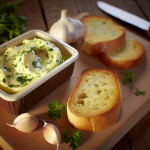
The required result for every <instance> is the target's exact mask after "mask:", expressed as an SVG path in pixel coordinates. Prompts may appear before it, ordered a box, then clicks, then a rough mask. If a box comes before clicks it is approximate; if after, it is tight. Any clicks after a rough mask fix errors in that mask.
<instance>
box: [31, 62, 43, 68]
mask: <svg viewBox="0 0 150 150" xmlns="http://www.w3.org/2000/svg"><path fill="white" fill-rule="evenodd" d="M32 65H33V67H34V68H40V69H42V68H41V66H38V62H37V61H33V62H32Z"/></svg>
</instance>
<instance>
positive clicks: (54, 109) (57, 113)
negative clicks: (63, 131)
mask: <svg viewBox="0 0 150 150" xmlns="http://www.w3.org/2000/svg"><path fill="white" fill-rule="evenodd" d="M48 107H49V109H50V110H49V111H48V114H49V115H50V117H51V118H52V119H54V120H56V119H58V118H62V116H61V112H66V106H65V105H63V103H62V101H60V102H59V104H58V106H57V104H56V102H55V101H51V103H50V104H48Z"/></svg>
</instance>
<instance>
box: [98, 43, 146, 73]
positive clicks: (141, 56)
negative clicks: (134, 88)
mask: <svg viewBox="0 0 150 150" xmlns="http://www.w3.org/2000/svg"><path fill="white" fill-rule="evenodd" d="M133 41H134V43H135V44H136V45H138V46H139V47H140V51H139V52H138V54H136V56H135V57H134V56H132V57H133V58H130V59H129V60H123V59H118V60H117V59H113V58H112V57H110V56H109V55H108V54H107V52H104V53H102V54H101V55H100V59H101V61H102V62H103V63H104V64H105V65H106V66H107V67H109V68H114V69H118V70H127V69H132V68H134V67H136V66H138V65H140V64H141V63H142V62H143V61H144V60H145V59H146V56H147V53H146V50H145V48H144V46H143V45H142V44H141V43H139V42H138V41H135V40H133Z"/></svg>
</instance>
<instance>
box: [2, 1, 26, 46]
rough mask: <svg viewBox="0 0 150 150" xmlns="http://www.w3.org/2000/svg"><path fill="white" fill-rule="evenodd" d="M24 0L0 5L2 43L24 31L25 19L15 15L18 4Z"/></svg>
mask: <svg viewBox="0 0 150 150" xmlns="http://www.w3.org/2000/svg"><path fill="white" fill-rule="evenodd" d="M22 2H24V0H18V1H15V2H11V3H8V4H5V5H3V6H0V43H4V42H6V41H8V40H10V39H12V38H14V37H16V36H18V35H20V34H21V33H22V32H24V31H25V26H26V22H27V19H26V18H24V17H22V16H15V14H16V12H19V7H18V5H19V4H21V3H22Z"/></svg>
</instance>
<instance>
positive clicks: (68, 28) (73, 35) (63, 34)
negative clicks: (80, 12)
mask: <svg viewBox="0 0 150 150" xmlns="http://www.w3.org/2000/svg"><path fill="white" fill-rule="evenodd" d="M49 34H50V35H52V36H54V37H56V38H58V39H59V40H61V41H63V42H65V43H67V44H70V43H75V42H77V41H78V40H79V39H81V38H82V37H83V36H84V26H83V24H82V22H80V21H78V20H74V19H71V18H69V17H67V10H62V11H61V18H60V19H59V20H58V21H57V22H56V23H54V24H53V25H52V26H51V28H50V31H49Z"/></svg>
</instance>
